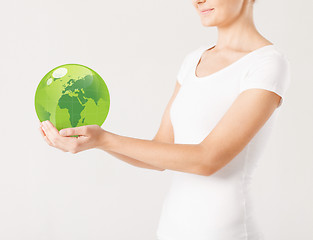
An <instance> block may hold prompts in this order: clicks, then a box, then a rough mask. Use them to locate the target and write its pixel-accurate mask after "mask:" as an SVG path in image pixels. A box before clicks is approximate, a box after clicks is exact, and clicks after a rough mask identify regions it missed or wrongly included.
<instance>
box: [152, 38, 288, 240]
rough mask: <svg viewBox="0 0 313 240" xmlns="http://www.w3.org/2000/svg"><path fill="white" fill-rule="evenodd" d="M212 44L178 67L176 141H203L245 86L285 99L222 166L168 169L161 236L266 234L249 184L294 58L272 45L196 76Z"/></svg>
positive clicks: (210, 238) (218, 239)
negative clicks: (201, 171)
mask: <svg viewBox="0 0 313 240" xmlns="http://www.w3.org/2000/svg"><path fill="white" fill-rule="evenodd" d="M213 46H214V45H211V44H210V45H203V46H201V47H199V48H197V49H196V50H193V51H191V52H190V53H189V54H187V55H186V56H185V58H184V60H183V63H182V65H181V67H180V69H179V72H178V75H177V80H178V82H179V83H180V84H181V88H180V90H179V92H178V94H177V96H176V98H175V100H174V102H173V104H172V107H171V110H170V117H171V121H172V125H173V129H174V136H175V143H177V144H198V143H200V142H202V140H204V139H205V138H206V136H207V135H208V134H209V133H210V131H212V130H213V128H214V127H215V126H216V124H217V123H218V121H219V120H220V119H221V118H222V116H223V115H224V114H225V113H226V111H227V109H228V108H229V107H230V106H231V104H232V103H233V102H234V100H235V99H236V97H237V96H238V95H239V93H241V92H242V91H244V90H246V89H250V88H261V89H266V90H269V91H273V92H275V93H277V94H278V95H280V96H281V97H282V98H281V101H280V105H279V107H277V108H276V109H275V111H274V113H273V114H272V115H271V117H270V118H269V119H268V121H267V122H266V123H265V125H264V126H263V127H262V128H261V129H260V130H259V131H258V133H257V134H256V135H255V136H254V137H253V139H252V140H251V141H250V142H249V144H248V145H246V147H245V148H244V149H243V150H242V151H241V152H240V153H239V154H238V155H237V156H236V157H235V158H234V159H232V160H231V161H230V162H229V163H228V164H227V165H226V166H224V167H223V168H221V169H220V170H219V171H217V172H215V173H214V174H212V175H211V176H202V175H197V174H191V173H185V172H179V171H172V170H167V171H171V173H172V182H171V186H170V189H169V191H168V192H167V195H166V198H165V200H164V205H163V209H162V213H161V217H160V221H159V226H158V230H157V237H158V240H260V239H264V234H263V233H262V231H261V230H260V228H259V226H258V224H257V221H256V219H255V215H254V212H253V202H252V200H251V195H250V183H251V180H252V176H253V173H254V171H255V169H256V167H257V164H258V161H259V160H261V157H262V154H263V152H264V149H265V147H266V144H267V142H268V140H269V137H270V135H271V131H272V129H273V127H274V123H275V120H276V117H277V114H278V112H279V109H281V106H282V102H283V98H284V96H285V92H286V90H287V88H288V87H289V85H290V66H289V64H290V63H289V60H288V59H287V58H286V56H285V55H284V54H283V53H281V52H280V51H279V50H277V49H276V47H275V46H274V45H267V46H264V47H261V48H258V49H257V50H254V51H252V52H250V53H248V54H247V55H245V56H243V57H241V58H240V59H239V60H237V61H236V62H234V63H232V64H231V65H229V66H227V67H225V68H224V69H222V70H220V71H217V72H215V73H213V74H211V75H209V76H205V77H197V76H196V75H195V69H196V66H197V64H198V62H199V60H200V57H201V56H202V54H203V53H204V52H205V51H206V50H207V49H210V48H211V47H213Z"/></svg>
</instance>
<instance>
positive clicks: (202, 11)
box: [200, 8, 214, 14]
mask: <svg viewBox="0 0 313 240" xmlns="http://www.w3.org/2000/svg"><path fill="white" fill-rule="evenodd" d="M212 10H214V8H210V9H205V10H201V11H200V13H201V14H207V13H210V12H211V11H212Z"/></svg>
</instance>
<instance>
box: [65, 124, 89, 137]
mask: <svg viewBox="0 0 313 240" xmlns="http://www.w3.org/2000/svg"><path fill="white" fill-rule="evenodd" d="M59 133H60V135H61V136H64V137H67V136H73V135H83V136H84V135H86V134H87V128H86V126H80V127H76V128H64V129H61V130H60V132H59Z"/></svg>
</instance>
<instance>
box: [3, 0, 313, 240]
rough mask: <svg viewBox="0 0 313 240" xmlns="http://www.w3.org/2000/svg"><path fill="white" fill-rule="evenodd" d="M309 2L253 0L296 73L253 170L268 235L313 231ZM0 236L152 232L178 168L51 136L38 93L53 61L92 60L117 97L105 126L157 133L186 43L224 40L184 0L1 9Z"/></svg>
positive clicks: (259, 20)
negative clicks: (68, 149) (76, 147)
mask: <svg viewBox="0 0 313 240" xmlns="http://www.w3.org/2000/svg"><path fill="white" fill-rule="evenodd" d="M312 10H313V3H312V1H311V0H302V1H299V2H295V1H283V0H276V1H271V0H257V3H256V4H255V9H254V13H255V23H256V25H257V28H258V29H259V31H260V32H261V33H262V34H263V36H265V37H266V38H267V39H268V40H270V41H271V42H273V43H274V44H276V47H277V48H279V49H280V50H281V51H282V52H284V53H285V54H286V55H287V57H288V58H289V60H290V62H291V67H292V83H291V86H290V88H289V90H288V92H287V94H286V98H285V102H284V106H283V107H282V109H281V111H280V116H279V118H278V122H277V124H276V129H275V130H274V131H273V137H272V138H271V143H270V144H269V147H268V148H267V151H266V153H265V154H264V158H263V159H262V161H260V162H259V168H258V170H257V172H256V175H255V178H254V183H253V185H254V188H253V197H254V198H255V201H256V210H257V212H258V220H259V222H260V224H261V226H262V227H263V232H264V234H265V237H266V240H294V239H299V240H300V239H301V240H310V239H313V229H312V226H313V204H312V202H313V174H312V171H313V127H312V123H313V107H312V103H313V94H312V92H313V91H312V90H313V88H312V87H313V81H312V56H313V49H312V42H313V34H312V22H313V15H312ZM0 26H1V33H0V43H1V45H0V71H1V75H0V76H1V85H0V103H1V108H0V109H1V111H0V123H1V124H0V134H1V135H0V239H5V240H11V239H12V240H13V239H14V240H28V239H29V240H71V239H73V240H85V239H89V240H93V239H95V240H98V239H110V240H129V239H138V240H155V239H156V235H155V232H156V228H157V224H158V220H159V216H160V212H161V207H162V203H163V199H164V196H165V194H166V191H167V189H168V186H169V183H170V180H171V171H164V172H158V171H155V170H149V169H143V168H138V167H134V166H132V165H130V164H127V163H125V162H123V161H121V160H119V159H117V158H114V157H112V156H111V155H109V154H108V153H106V152H104V151H101V150H95V149H92V150H88V151H84V152H80V153H78V154H71V153H64V152H62V151H61V150H58V149H55V148H52V147H50V146H48V145H47V144H46V142H45V141H44V140H43V138H42V137H41V135H40V133H39V131H38V127H39V120H38V119H37V116H36V112H35V107H34V96H35V91H36V88H37V85H38V84H39V82H40V80H41V78H42V77H43V76H44V75H45V74H46V73H47V72H48V71H50V70H51V69H52V68H54V67H56V66H59V65H62V64H66V63H78V64H83V65H86V66H88V67H90V68H92V69H94V70H95V71H96V72H98V73H99V74H100V75H101V76H102V77H103V79H104V80H105V82H106V84H107V86H108V88H109V91H110V97H111V106H110V111H109V114H108V117H107V119H106V121H105V123H104V124H103V125H102V128H104V129H105V130H107V131H111V132H113V133H116V134H120V135H124V136H129V137H135V138H140V139H150V140H151V139H152V138H153V136H154V135H155V134H156V132H157V129H158V127H159V124H160V121H161V117H162V114H163V111H164V109H165V106H166V104H167V102H168V100H169V98H170V96H171V94H172V92H173V90H174V86H175V81H176V74H177V71H178V69H179V67H180V64H181V62H182V59H183V57H184V56H185V54H187V53H188V52H189V51H191V50H194V49H195V48H197V47H198V46H200V45H202V44H207V43H214V42H215V41H216V38H217V32H216V28H215V27H213V28H212V27H211V28H206V27H203V26H202V24H201V22H200V19H199V16H198V14H197V13H196V11H195V9H194V7H193V6H192V4H191V0H188V1H178V0H176V1H155V0H145V1H143V0H139V1H100V0H97V1H96V0H89V1H81V0H80V1H78V0H76V1H74V0H62V1H61V0H54V1H43V0H37V1H35V0H30V1H26V0H25V1H23V0H10V1H3V2H2V4H1V9H0Z"/></svg>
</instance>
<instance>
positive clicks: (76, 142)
mask: <svg viewBox="0 0 313 240" xmlns="http://www.w3.org/2000/svg"><path fill="white" fill-rule="evenodd" d="M39 131H40V133H41V135H42V137H43V138H44V140H45V141H46V142H47V144H48V145H49V146H51V147H55V148H58V149H60V150H62V151H63V152H71V153H78V152H80V151H84V150H88V149H92V148H101V149H105V146H106V136H107V134H108V133H109V132H107V131H105V130H103V129H102V128H101V127H99V126H98V125H87V126H80V127H76V128H67V129H62V130H61V131H58V130H57V129H56V127H55V126H54V125H53V124H52V123H51V122H50V121H49V120H47V121H44V122H41V123H40V127H39ZM73 135H77V136H78V137H70V136H73Z"/></svg>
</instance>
